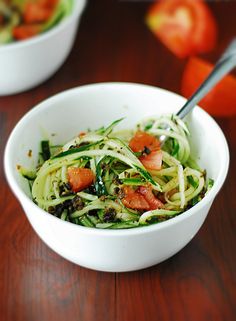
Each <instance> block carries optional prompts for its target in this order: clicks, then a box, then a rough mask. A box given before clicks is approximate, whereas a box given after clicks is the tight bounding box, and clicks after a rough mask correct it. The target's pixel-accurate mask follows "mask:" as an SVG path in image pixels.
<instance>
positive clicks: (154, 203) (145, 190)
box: [137, 186, 164, 210]
mask: <svg viewBox="0 0 236 321" xmlns="http://www.w3.org/2000/svg"><path fill="white" fill-rule="evenodd" d="M137 193H139V194H141V195H143V197H144V198H145V200H146V201H147V202H148V204H149V209H150V210H156V209H158V208H163V206H164V204H163V203H162V202H161V201H160V200H159V199H158V198H157V197H156V196H155V195H154V194H153V192H152V188H151V186H140V187H139V188H138V189H137Z"/></svg>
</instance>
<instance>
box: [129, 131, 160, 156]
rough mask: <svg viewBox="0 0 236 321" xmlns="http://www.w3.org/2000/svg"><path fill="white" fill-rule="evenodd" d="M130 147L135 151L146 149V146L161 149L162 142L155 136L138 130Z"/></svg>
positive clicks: (150, 148)
mask: <svg viewBox="0 0 236 321" xmlns="http://www.w3.org/2000/svg"><path fill="white" fill-rule="evenodd" d="M129 147H130V148H131V149H132V151H133V152H135V153H136V152H142V151H144V149H145V147H146V148H148V149H149V150H150V151H152V150H158V149H160V142H159V140H158V139H157V138H156V137H155V136H153V135H150V134H148V133H146V132H143V131H141V130H138V131H137V132H136V133H135V135H134V137H133V138H131V140H130V142H129Z"/></svg>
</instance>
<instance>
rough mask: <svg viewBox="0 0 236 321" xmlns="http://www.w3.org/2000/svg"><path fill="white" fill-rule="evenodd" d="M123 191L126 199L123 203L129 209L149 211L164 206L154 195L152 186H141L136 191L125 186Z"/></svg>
mask: <svg viewBox="0 0 236 321" xmlns="http://www.w3.org/2000/svg"><path fill="white" fill-rule="evenodd" d="M123 191H124V193H125V197H124V198H123V199H122V203H123V204H124V205H125V206H126V207H128V208H131V209H134V210H143V211H149V210H155V209H158V208H162V207H163V206H164V205H163V203H162V202H161V201H160V200H159V199H158V198H156V197H155V195H154V194H153V193H152V187H151V186H140V187H139V188H138V189H137V190H136V191H135V190H133V188H132V187H130V186H125V187H124V188H123Z"/></svg>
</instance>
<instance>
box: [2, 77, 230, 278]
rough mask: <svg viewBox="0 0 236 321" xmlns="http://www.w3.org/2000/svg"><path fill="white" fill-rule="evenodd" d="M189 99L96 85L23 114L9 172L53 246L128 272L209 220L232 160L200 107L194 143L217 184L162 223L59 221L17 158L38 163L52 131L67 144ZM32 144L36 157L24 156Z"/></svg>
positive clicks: (193, 123) (158, 257)
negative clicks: (107, 226) (106, 226)
mask: <svg viewBox="0 0 236 321" xmlns="http://www.w3.org/2000/svg"><path fill="white" fill-rule="evenodd" d="M184 102H185V99H184V98H182V97H180V96H178V95H176V94H174V93H171V92H168V91H166V90H163V89H159V88H155V87H151V86H146V85H139V84H128V83H107V84H95V85H87V86H83V87H79V88H75V89H71V90H68V91H65V92H63V93H61V94H58V95H56V96H54V97H52V98H50V99H47V100H46V101H44V102H42V103H41V104H39V105H38V106H37V107H35V108H33V109H32V110H31V111H29V112H28V113H27V114H26V115H25V116H24V117H23V118H22V119H21V120H20V122H19V123H18V124H17V126H16V127H15V129H14V130H13V132H12V133H11V135H10V138H9V140H8V143H7V146H6V150H5V159H4V164H5V172H6V177H7V180H8V182H9V184H10V186H11V189H12V191H13V193H14V194H15V195H16V197H17V198H18V200H19V201H20V203H21V205H22V207H23V208H24V211H25V213H26V215H27V217H28V219H29V221H30V223H31V224H32V226H33V228H34V229H35V231H36V232H37V234H38V235H39V236H40V237H41V239H42V240H43V241H44V242H45V243H46V244H47V245H48V246H49V247H50V248H51V249H53V250H54V251H55V252H57V253H58V254H60V255H61V256H63V257H64V258H66V259H68V260H70V261H72V262H74V263H76V264H79V265H81V266H84V267H88V268H91V269H95V270H101V271H113V272H114V271H131V270H137V269H141V268H145V267H148V266H151V265H154V264H156V263H159V262H161V261H163V260H165V259H167V258H169V257H170V256H172V255H173V254H175V253H176V252H178V251H179V250H180V249H182V248H183V247H184V246H185V245H186V244H187V243H188V242H189V241H190V240H191V239H192V237H193V236H194V235H195V234H196V233H197V231H198V230H199V228H200V227H201V225H202V223H203V221H204V220H205V218H206V215H207V213H208V211H209V209H210V207H211V204H212V202H213V200H214V198H215V196H216V195H217V193H218V192H219V190H220V188H221V186H222V184H223V182H224V180H225V177H226V174H227V171H228V165H229V151H228V146H227V142H226V140H225V137H224V135H223V133H222V131H221V129H220V128H219V126H218V125H217V124H216V122H215V121H214V120H213V119H212V118H211V117H210V116H209V115H208V114H207V113H206V112H205V111H203V110H202V109H200V108H199V107H196V108H195V109H194V110H193V113H192V114H191V115H190V116H189V117H188V124H189V127H190V130H191V133H192V136H191V144H192V145H193V149H194V151H195V152H196V151H197V155H198V156H199V163H200V165H201V166H202V167H203V168H205V169H206V170H207V174H208V176H209V177H211V178H213V179H214V180H215V184H214V186H213V188H212V189H211V190H210V192H209V193H208V194H207V195H206V196H205V197H204V199H203V200H202V201H201V202H199V203H198V204H197V205H195V206H194V207H192V208H191V209H190V210H188V211H186V212H184V213H183V214H181V215H179V216H177V217H175V218H172V219H170V220H168V221H165V222H163V223H160V224H156V225H151V226H147V227H142V228H134V229H129V230H101V229H95V228H87V227H83V226H78V225H75V224H72V223H69V222H65V221H62V220H60V219H58V218H56V217H54V216H52V215H50V214H48V213H46V212H45V211H43V210H42V209H40V208H39V207H38V206H37V205H35V204H34V203H33V202H32V200H31V198H30V192H29V188H28V184H27V181H26V180H25V179H24V178H22V177H21V176H20V175H19V173H18V172H17V169H16V167H17V164H20V165H23V166H26V167H29V166H34V165H35V164H36V162H37V155H38V148H39V142H40V140H42V139H45V138H48V137H50V139H51V141H52V142H53V143H56V144H57V143H64V142H66V141H68V140H69V139H71V138H72V137H73V136H75V135H77V134H78V133H79V132H80V131H81V130H82V131H83V130H86V129H88V128H92V129H96V128H99V127H101V126H102V125H107V124H109V123H110V122H112V121H113V120H115V119H118V118H120V117H123V116H125V117H126V118H125V120H124V121H123V123H122V126H123V128H130V127H133V126H134V125H135V124H136V123H137V122H138V121H140V120H141V119H143V118H144V117H147V116H150V115H160V114H163V113H168V112H176V111H177V110H178V109H179V108H180V107H181V106H182V105H183V103H184ZM122 126H121V127H122ZM215 142H217V144H215ZM29 149H31V150H32V153H33V156H32V157H31V158H29V157H28V156H27V154H28V151H29ZM212 215H214V213H212Z"/></svg>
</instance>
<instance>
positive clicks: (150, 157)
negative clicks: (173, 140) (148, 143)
mask: <svg viewBox="0 0 236 321" xmlns="http://www.w3.org/2000/svg"><path fill="white" fill-rule="evenodd" d="M162 156H163V153H162V151H161V150H154V151H152V152H151V153H150V154H147V155H142V156H140V157H139V160H140V161H141V163H142V164H143V166H144V167H145V168H146V169H151V170H160V169H161V165H162Z"/></svg>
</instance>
